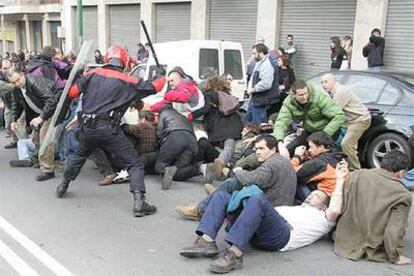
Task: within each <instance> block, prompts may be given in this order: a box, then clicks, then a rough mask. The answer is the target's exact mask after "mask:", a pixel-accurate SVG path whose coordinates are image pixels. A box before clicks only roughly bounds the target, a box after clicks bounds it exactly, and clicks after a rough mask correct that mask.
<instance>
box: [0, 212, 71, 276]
mask: <svg viewBox="0 0 414 276" xmlns="http://www.w3.org/2000/svg"><path fill="white" fill-rule="evenodd" d="M0 228H2V229H3V230H4V231H5V232H6V233H7V234H9V235H10V237H12V238H13V239H14V240H15V241H16V242H18V243H19V244H20V245H21V246H22V247H24V248H25V249H26V250H27V251H29V252H30V253H31V254H32V255H33V256H34V257H35V258H36V259H38V260H39V261H40V262H41V263H42V264H44V265H45V266H46V267H47V268H49V269H50V270H51V271H53V272H54V273H55V274H56V275H59V276H60V275H62V276H73V274H72V273H71V272H70V271H69V270H67V269H66V268H65V267H63V265H61V264H60V263H59V262H58V261H56V260H55V259H54V258H53V257H52V256H50V255H49V254H47V253H46V252H45V251H44V250H43V249H41V248H40V247H39V246H37V245H36V244H35V243H34V242H33V241H31V240H30V239H29V238H28V237H26V236H25V235H24V234H23V233H21V232H20V231H19V230H18V229H17V228H16V227H14V226H13V225H11V224H10V223H9V222H8V221H7V220H5V219H4V218H3V217H1V216H0Z"/></svg>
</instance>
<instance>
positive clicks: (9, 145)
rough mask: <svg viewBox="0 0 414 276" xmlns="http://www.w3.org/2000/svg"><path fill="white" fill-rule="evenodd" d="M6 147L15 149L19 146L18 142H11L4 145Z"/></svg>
mask: <svg viewBox="0 0 414 276" xmlns="http://www.w3.org/2000/svg"><path fill="white" fill-rule="evenodd" d="M4 148H5V149H15V148H17V143H16V142H10V143H8V144H7V145H5V146H4Z"/></svg>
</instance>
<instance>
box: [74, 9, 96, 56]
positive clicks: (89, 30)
mask: <svg viewBox="0 0 414 276" xmlns="http://www.w3.org/2000/svg"><path fill="white" fill-rule="evenodd" d="M74 16H75V17H74V20H75V24H74V26H75V35H76V37H77V35H78V34H77V31H78V29H77V24H76V23H77V22H76V20H77V10H76V7H75V12H74ZM91 39H92V40H93V44H92V49H93V50H95V49H98V9H97V7H96V6H84V7H83V40H91Z"/></svg>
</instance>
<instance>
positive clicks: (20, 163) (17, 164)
mask: <svg viewBox="0 0 414 276" xmlns="http://www.w3.org/2000/svg"><path fill="white" fill-rule="evenodd" d="M9 164H10V167H13V168H29V167H32V166H33V161H32V160H29V159H23V160H11V161H10V162H9Z"/></svg>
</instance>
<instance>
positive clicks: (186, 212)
mask: <svg viewBox="0 0 414 276" xmlns="http://www.w3.org/2000/svg"><path fill="white" fill-rule="evenodd" d="M175 212H177V214H178V215H179V216H180V217H182V218H184V219H188V220H195V221H199V220H200V219H201V216H200V213H199V212H198V209H197V206H196V205H194V204H188V205H180V206H177V207H176V208H175Z"/></svg>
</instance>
